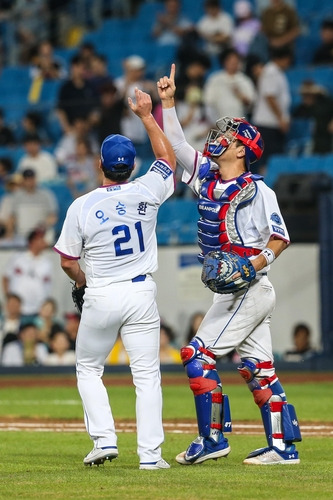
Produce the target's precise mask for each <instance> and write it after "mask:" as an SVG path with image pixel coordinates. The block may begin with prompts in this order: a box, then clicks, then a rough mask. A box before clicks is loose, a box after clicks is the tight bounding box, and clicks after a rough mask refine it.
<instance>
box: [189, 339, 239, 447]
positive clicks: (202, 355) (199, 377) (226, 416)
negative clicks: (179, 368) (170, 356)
mask: <svg viewBox="0 0 333 500" xmlns="http://www.w3.org/2000/svg"><path fill="white" fill-rule="evenodd" d="M181 358H182V361H183V365H184V366H185V370H186V373H187V376H188V378H189V383H190V388H191V390H192V391H193V394H194V400H195V407H196V413H197V421H198V429H199V435H200V436H202V437H210V438H211V439H213V440H215V441H219V439H220V436H221V435H223V434H222V433H223V432H231V416H230V407H229V399H228V396H227V395H226V394H222V384H221V380H220V377H219V375H218V373H217V371H216V369H215V364H216V362H215V355H214V354H213V353H212V352H210V351H209V350H208V349H206V348H205V346H204V343H203V342H202V340H201V339H199V338H198V337H194V338H193V339H192V341H191V342H190V344H189V345H187V346H185V347H183V348H182V349H181Z"/></svg>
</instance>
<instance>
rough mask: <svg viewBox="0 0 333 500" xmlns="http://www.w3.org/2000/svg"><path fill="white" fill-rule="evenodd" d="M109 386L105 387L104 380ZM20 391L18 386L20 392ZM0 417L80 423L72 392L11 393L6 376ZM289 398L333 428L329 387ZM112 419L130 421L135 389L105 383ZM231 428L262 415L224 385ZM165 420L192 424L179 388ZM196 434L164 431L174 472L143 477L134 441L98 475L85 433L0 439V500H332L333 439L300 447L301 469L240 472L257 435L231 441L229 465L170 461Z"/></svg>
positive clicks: (171, 389) (307, 417) (170, 388)
mask: <svg viewBox="0 0 333 500" xmlns="http://www.w3.org/2000/svg"><path fill="white" fill-rule="evenodd" d="M111 380H112V378H109V379H108V382H110V381H111ZM18 385H19V384H18ZM1 387H2V388H0V422H1V419H4V418H6V419H8V417H11V418H12V419H13V421H14V420H15V419H17V418H21V419H24V418H44V419H47V418H49V419H51V418H52V419H54V418H56V419H64V420H67V419H75V420H76V419H79V420H80V421H82V408H81V402H80V399H79V397H78V393H77V390H76V388H75V387H69V386H68V387H61V386H60V385H59V386H56V387H41V388H38V387H23V385H22V387H19V386H17V387H8V388H6V378H5V377H2V380H1ZM284 387H285V389H286V392H287V395H288V399H289V401H290V402H291V403H293V404H294V405H295V407H296V409H297V413H298V417H299V420H300V421H306V422H311V421H312V422H314V423H315V422H327V423H331V422H332V421H333V417H332V415H333V397H332V396H333V382H320V383H319V382H316V383H314V382H313V383H308V384H294V383H293V384H292V383H284ZM108 391H109V395H110V400H111V403H112V407H113V413H114V417H115V421H116V424H117V419H131V420H133V419H134V389H133V387H131V386H121V387H120V386H117V387H111V386H110V385H108ZM224 392H225V393H227V394H228V395H229V398H230V403H231V411H232V417H233V419H234V420H237V421H239V420H241V421H247V420H257V421H258V423H259V421H260V419H259V411H258V409H257V407H256V405H255V404H254V403H253V401H252V395H251V394H250V392H249V391H248V389H247V388H246V385H245V384H244V385H233V384H230V385H227V384H225V386H224ZM163 394H164V419H165V420H167V419H177V420H179V421H182V420H184V419H188V418H193V417H194V404H193V398H192V395H191V393H190V391H189V389H188V387H187V382H186V379H184V384H183V385H172V384H171V385H165V386H164V387H163ZM194 437H195V434H193V435H192V434H182V433H179V434H176V433H171V432H166V434H165V443H164V445H163V456H164V458H165V459H166V460H168V461H169V462H170V464H171V469H170V470H161V471H139V470H138V457H137V455H136V435H135V433H132V432H129V433H127V432H121V433H119V436H118V447H119V458H118V459H117V460H114V461H113V462H112V463H109V462H107V463H105V465H104V466H100V467H91V468H90V467H84V466H83V464H82V459H83V457H84V455H85V454H86V453H87V452H88V451H90V449H91V441H90V440H89V437H88V435H87V434H86V433H85V432H41V431H39V432H27V431H15V432H13V431H2V432H1V433H0V440H1V448H0V449H1V455H0V479H1V481H0V498H1V499H9V498H10V499H16V498H18V499H31V498H52V499H72V498H78V499H100V498H109V499H115V500H118V499H119V500H120V499H124V500H126V499H133V500H136V499H138V500H141V499H142V500H158V499H161V500H162V499H168V500H194V499H200V500H210V499H212V500H218V499H230V500H231V499H232V500H238V499H241V500H243V499H248V500H252V499H253V500H254V499H255V500H257V499H260V500H261V499H263V500H264V499H267V500H275V499H276V500H278V499H281V500H294V499H295V500H298V499H299V500H308V499H309V500H310V499H311V500H317V499H318V500H320V499H325V500H327V499H331V498H333V479H332V472H333V446H332V445H333V440H332V435H331V437H322V436H319V435H318V436H317V437H316V436H314V437H312V436H311V437H304V439H303V442H302V443H299V445H298V449H299V452H300V457H301V464H300V465H299V466H279V465H278V466H275V467H255V466H244V465H242V460H243V459H244V458H245V456H246V455H247V453H248V452H249V451H251V450H253V449H255V448H258V447H260V446H264V445H265V439H264V434H262V436H253V435H246V434H244V435H238V434H237V435H235V434H231V435H230V436H229V441H230V445H231V448H232V451H231V453H230V455H229V456H228V457H227V458H225V459H220V460H217V461H213V460H210V461H208V462H206V463H203V464H201V465H197V466H191V467H182V466H180V465H178V464H177V463H176V462H175V459H174V457H175V455H177V453H179V452H180V451H182V450H184V449H185V448H186V447H187V446H188V444H189V442H190V441H191V440H192V439H193V438H194Z"/></svg>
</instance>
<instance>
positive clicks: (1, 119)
mask: <svg viewBox="0 0 333 500" xmlns="http://www.w3.org/2000/svg"><path fill="white" fill-rule="evenodd" d="M15 142H16V141H15V136H14V133H13V131H12V129H11V128H10V127H8V125H6V123H5V116H4V111H3V109H1V108H0V146H14V144H15Z"/></svg>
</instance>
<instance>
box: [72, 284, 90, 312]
mask: <svg viewBox="0 0 333 500" xmlns="http://www.w3.org/2000/svg"><path fill="white" fill-rule="evenodd" d="M72 285H73V286H72V299H73V302H74V305H75V307H76V309H77V310H78V311H79V313H80V314H81V313H82V307H83V302H84V292H85V290H86V288H87V285H83V286H80V287H77V286H76V284H75V283H72Z"/></svg>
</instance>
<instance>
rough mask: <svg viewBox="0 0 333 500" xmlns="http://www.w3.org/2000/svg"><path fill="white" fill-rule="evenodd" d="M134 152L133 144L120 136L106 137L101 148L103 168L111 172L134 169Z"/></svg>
mask: <svg viewBox="0 0 333 500" xmlns="http://www.w3.org/2000/svg"><path fill="white" fill-rule="evenodd" d="M135 156H136V151H135V147H134V145H133V142H132V141H131V140H130V139H128V138H127V137H124V136H123V135H120V134H113V135H108V136H107V137H106V138H105V139H104V141H103V143H102V146H101V160H102V164H103V167H104V168H105V169H106V170H109V171H111V172H127V171H128V170H132V168H133V167H134V162H135Z"/></svg>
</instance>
